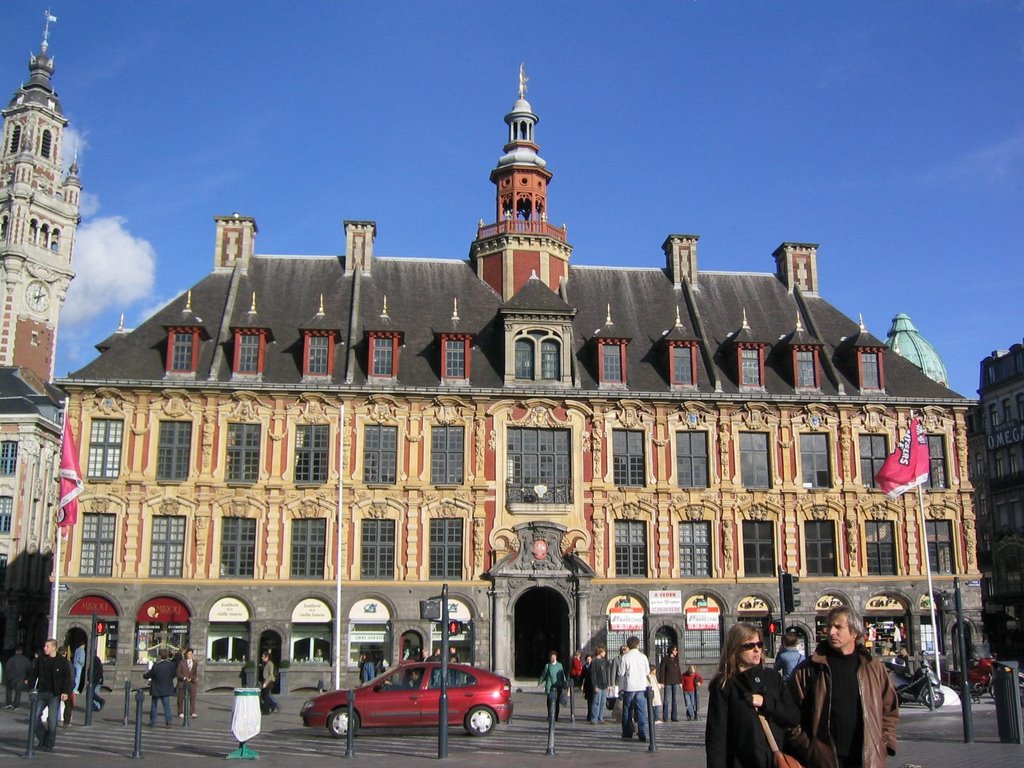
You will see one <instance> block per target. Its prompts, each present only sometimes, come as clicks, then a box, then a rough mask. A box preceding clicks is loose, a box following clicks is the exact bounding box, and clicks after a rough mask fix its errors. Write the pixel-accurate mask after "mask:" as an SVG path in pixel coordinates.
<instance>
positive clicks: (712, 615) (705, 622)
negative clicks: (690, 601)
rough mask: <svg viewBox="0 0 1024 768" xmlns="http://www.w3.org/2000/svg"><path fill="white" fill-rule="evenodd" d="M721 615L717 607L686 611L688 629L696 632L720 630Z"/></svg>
mask: <svg viewBox="0 0 1024 768" xmlns="http://www.w3.org/2000/svg"><path fill="white" fill-rule="evenodd" d="M721 617H722V615H721V613H719V611H718V606H717V605H707V606H703V607H700V608H687V609H686V628H687V629H695V630H702V629H703V630H706V629H718V627H719V624H720V622H721Z"/></svg>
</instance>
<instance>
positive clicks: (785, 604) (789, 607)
mask: <svg viewBox="0 0 1024 768" xmlns="http://www.w3.org/2000/svg"><path fill="white" fill-rule="evenodd" d="M798 581H800V577H799V576H794V575H793V574H791V573H784V574H782V608H783V610H785V611H786V613H793V611H795V610H796V607H797V606H798V605H800V601H799V600H797V599H796V595H799V594H800V590H799V589H797V588H796V587H794V586H793V585H794V584H795V583H796V582H798Z"/></svg>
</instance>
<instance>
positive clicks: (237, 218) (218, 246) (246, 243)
mask: <svg viewBox="0 0 1024 768" xmlns="http://www.w3.org/2000/svg"><path fill="white" fill-rule="evenodd" d="M213 220H214V221H215V222H217V237H216V241H215V242H214V245H213V268H214V269H231V268H232V267H234V266H235V264H236V263H238V262H241V263H242V269H243V270H245V269H247V268H248V266H249V261H250V260H251V259H252V254H253V249H254V247H255V245H256V232H257V231H258V230H257V229H256V219H254V218H252V217H251V216H241V215H239V214H237V213H233V214H231V215H230V216H214V217H213Z"/></svg>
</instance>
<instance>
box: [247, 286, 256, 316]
mask: <svg viewBox="0 0 1024 768" xmlns="http://www.w3.org/2000/svg"><path fill="white" fill-rule="evenodd" d="M249 311H250V312H251V313H252V314H254V315H255V314H256V291H253V292H252V304H250V305H249Z"/></svg>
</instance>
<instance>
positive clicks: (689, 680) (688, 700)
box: [680, 664, 704, 720]
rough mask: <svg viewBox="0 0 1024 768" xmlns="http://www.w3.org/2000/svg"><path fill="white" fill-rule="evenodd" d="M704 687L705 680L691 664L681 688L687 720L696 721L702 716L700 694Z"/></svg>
mask: <svg viewBox="0 0 1024 768" xmlns="http://www.w3.org/2000/svg"><path fill="white" fill-rule="evenodd" d="M702 685H704V678H703V677H701V676H700V672H698V671H697V668H696V667H695V666H693V664H691V665H690V666H688V667H687V668H686V672H684V673H683V677H682V681H681V683H680V687H682V689H683V703H684V704H685V705H686V719H687V720H696V719H697V718H698V717H699V716H700V700H699V699H698V692H699V691H700V687H701V686H702Z"/></svg>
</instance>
